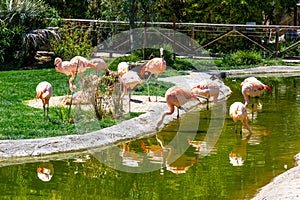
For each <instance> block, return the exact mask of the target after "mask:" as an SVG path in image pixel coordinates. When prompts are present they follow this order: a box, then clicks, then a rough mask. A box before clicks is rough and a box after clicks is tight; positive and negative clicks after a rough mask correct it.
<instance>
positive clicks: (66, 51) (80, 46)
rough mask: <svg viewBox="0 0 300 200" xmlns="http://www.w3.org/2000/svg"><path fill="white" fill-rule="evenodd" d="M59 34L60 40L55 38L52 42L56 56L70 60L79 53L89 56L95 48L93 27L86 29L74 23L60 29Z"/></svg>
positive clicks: (52, 48)
mask: <svg viewBox="0 0 300 200" xmlns="http://www.w3.org/2000/svg"><path fill="white" fill-rule="evenodd" d="M58 35H59V36H60V39H59V40H55V39H54V40H51V42H50V46H51V50H53V51H54V53H55V55H56V56H58V57H61V58H63V59H64V60H70V59H71V58H73V57H74V56H77V55H80V56H84V57H89V54H90V52H92V49H93V46H92V44H91V40H90V37H91V28H89V29H88V30H84V29H82V28H78V27H77V26H75V25H74V24H71V25H70V26H68V25H65V26H64V27H62V28H60V29H59V30H58Z"/></svg>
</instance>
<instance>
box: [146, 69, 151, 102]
mask: <svg viewBox="0 0 300 200" xmlns="http://www.w3.org/2000/svg"><path fill="white" fill-rule="evenodd" d="M151 76H152V74H150V75H149V77H148V78H147V80H146V83H147V89H148V100H149V101H151V99H150V88H149V80H150V78H151Z"/></svg>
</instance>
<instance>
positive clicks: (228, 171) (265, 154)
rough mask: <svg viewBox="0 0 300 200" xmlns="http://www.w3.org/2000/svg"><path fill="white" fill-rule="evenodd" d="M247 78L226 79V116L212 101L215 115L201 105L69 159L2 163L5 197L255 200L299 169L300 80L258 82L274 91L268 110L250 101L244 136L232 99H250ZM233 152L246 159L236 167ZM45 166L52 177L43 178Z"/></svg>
mask: <svg viewBox="0 0 300 200" xmlns="http://www.w3.org/2000/svg"><path fill="white" fill-rule="evenodd" d="M242 80H243V79H239V78H237V79H226V80H224V82H225V84H226V85H228V86H229V87H230V88H231V90H232V91H233V94H232V95H231V96H230V97H229V98H228V99H227V100H226V108H227V113H226V114H225V113H224V111H223V109H222V105H216V106H214V105H212V104H210V109H209V110H208V111H207V110H205V109H200V108H203V106H202V107H196V108H194V109H193V110H192V111H190V112H188V113H187V114H185V115H182V116H181V117H180V118H179V119H176V120H174V121H173V122H172V123H170V124H168V125H167V126H166V127H165V128H164V129H163V130H162V131H160V132H159V133H154V134H153V135H152V136H151V137H148V138H142V139H138V140H133V141H128V142H124V143H122V144H119V145H117V146H113V147H110V148H106V149H102V150H100V149H99V150H97V149H93V150H90V151H87V152H83V153H80V152H79V153H74V154H70V155H69V156H67V157H66V155H67V154H61V156H60V155H56V158H53V157H52V158H51V157H50V158H43V159H41V158H39V159H38V158H37V159H36V161H34V159H31V161H26V162H24V163H22V162H21V163H18V164H16V163H15V164H9V163H8V161H0V166H1V167H0V199H144V200H145V199H251V198H252V197H253V196H254V195H255V193H256V192H257V190H258V189H259V188H260V187H262V186H264V185H265V184H267V183H268V182H270V181H271V180H272V178H274V177H275V176H276V175H278V174H280V173H282V172H284V171H286V170H288V169H289V168H291V167H293V166H295V160H294V158H293V157H294V155H295V154H297V153H298V152H300V130H299V127H300V90H299V87H300V78H299V77H285V78H282V77H281V78H271V77H270V78H259V80H261V81H262V82H264V83H265V84H267V85H269V86H271V87H272V89H273V93H272V94H271V93H269V92H268V91H266V92H265V93H264V94H263V95H262V96H261V98H260V101H261V104H262V107H261V108H260V107H257V102H258V99H251V101H253V103H254V107H253V109H252V108H251V106H249V125H250V126H251V128H252V130H253V134H252V135H251V136H250V137H247V136H249V135H248V131H247V130H246V129H242V134H240V133H239V131H240V130H241V126H240V124H237V125H235V124H234V123H233V121H232V120H231V118H230V117H229V114H228V108H229V106H230V105H231V104H232V103H233V102H235V101H241V102H244V100H243V96H242V95H241V89H240V86H239V85H240V83H241V81H242ZM224 114H225V115H224ZM174 117H175V114H174ZM235 130H237V133H236V132H235ZM234 155H238V156H240V157H241V158H240V159H239V160H238V162H232V163H231V162H230V157H234ZM235 161H236V160H235ZM38 168H47V169H48V170H50V175H49V174H48V175H44V177H40V178H39V177H38V173H37V169H38ZM46 172H47V171H44V173H45V174H46ZM42 179H44V181H42ZM45 180H47V181H45Z"/></svg>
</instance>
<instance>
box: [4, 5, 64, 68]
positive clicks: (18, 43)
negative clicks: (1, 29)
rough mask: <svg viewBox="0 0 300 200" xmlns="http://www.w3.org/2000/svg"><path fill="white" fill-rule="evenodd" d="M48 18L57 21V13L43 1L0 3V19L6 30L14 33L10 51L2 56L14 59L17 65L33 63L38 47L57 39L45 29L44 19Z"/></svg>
mask: <svg viewBox="0 0 300 200" xmlns="http://www.w3.org/2000/svg"><path fill="white" fill-rule="evenodd" d="M49 17H50V18H58V19H59V17H58V15H57V12H56V11H55V10H54V9H52V8H50V7H49V6H48V5H47V4H46V3H45V2H44V1H43V0H3V1H0V19H1V21H2V22H3V23H4V24H5V25H6V27H7V28H8V29H11V30H13V31H14V34H13V35H14V36H13V37H14V38H12V40H11V45H10V49H7V53H6V54H5V53H4V55H7V56H8V55H10V56H11V57H12V58H16V59H17V60H19V64H22V63H23V61H27V62H28V61H29V62H30V61H33V60H34V59H33V56H34V55H35V53H36V50H38V49H39V47H40V46H42V45H45V44H47V43H49V39H50V38H52V37H53V38H55V39H58V38H59V36H58V34H57V33H56V32H55V30H53V29H49V28H45V27H46V25H47V24H46V23H47V22H46V20H45V18H49ZM0 37H1V35H0ZM4 60H5V59H4Z"/></svg>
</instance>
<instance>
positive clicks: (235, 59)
mask: <svg viewBox="0 0 300 200" xmlns="http://www.w3.org/2000/svg"><path fill="white" fill-rule="evenodd" d="M262 60H263V59H262V56H261V55H260V53H257V52H254V51H237V52H235V53H233V54H230V55H226V56H224V57H223V58H222V63H221V65H222V66H224V67H232V66H235V67H236V66H242V65H257V64H259V63H261V62H262Z"/></svg>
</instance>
